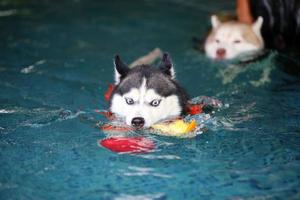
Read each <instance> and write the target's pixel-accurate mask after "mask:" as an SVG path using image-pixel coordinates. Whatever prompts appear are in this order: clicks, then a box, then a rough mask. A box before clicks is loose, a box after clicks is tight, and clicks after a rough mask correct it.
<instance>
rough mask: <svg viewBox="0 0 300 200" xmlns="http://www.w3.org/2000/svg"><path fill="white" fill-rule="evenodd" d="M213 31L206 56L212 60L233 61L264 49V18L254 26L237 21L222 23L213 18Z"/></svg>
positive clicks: (258, 20) (207, 41)
mask: <svg viewBox="0 0 300 200" xmlns="http://www.w3.org/2000/svg"><path fill="white" fill-rule="evenodd" d="M211 24H212V31H211V33H210V34H209V35H208V37H207V39H206V41H205V46H204V48H205V52H206V55H207V56H208V57H210V58H212V59H217V60H224V59H233V58H236V57H238V56H240V55H242V54H246V53H255V52H257V51H260V50H262V49H263V48H264V41H263V38H262V36H261V32H260V30H261V27H262V24H263V18H262V17H258V19H257V20H256V21H255V22H254V23H253V24H252V25H249V24H244V23H240V22H237V21H228V22H221V21H220V20H219V19H218V18H217V16H215V15H213V16H211Z"/></svg>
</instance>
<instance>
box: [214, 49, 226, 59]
mask: <svg viewBox="0 0 300 200" xmlns="http://www.w3.org/2000/svg"><path fill="white" fill-rule="evenodd" d="M225 54H226V50H225V49H224V48H220V49H217V51H216V55H217V58H219V59H223V58H224V57H225Z"/></svg>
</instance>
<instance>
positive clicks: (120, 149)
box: [99, 137, 155, 153]
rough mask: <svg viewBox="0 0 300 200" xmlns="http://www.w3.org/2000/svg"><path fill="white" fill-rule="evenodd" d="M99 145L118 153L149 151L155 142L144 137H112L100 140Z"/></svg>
mask: <svg viewBox="0 0 300 200" xmlns="http://www.w3.org/2000/svg"><path fill="white" fill-rule="evenodd" d="M99 145H101V146H103V147H105V148H107V149H109V150H111V151H113V152H117V153H147V152H149V151H151V150H153V149H154V148H155V144H154V142H153V141H152V140H149V139H147V138H144V137H111V138H106V139H103V140H100V141H99Z"/></svg>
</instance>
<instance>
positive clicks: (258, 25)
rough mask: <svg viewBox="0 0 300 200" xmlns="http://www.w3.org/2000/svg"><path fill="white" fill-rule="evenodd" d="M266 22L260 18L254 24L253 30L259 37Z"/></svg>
mask: <svg viewBox="0 0 300 200" xmlns="http://www.w3.org/2000/svg"><path fill="white" fill-rule="evenodd" d="M263 22H264V19H263V18H262V17H261V16H259V17H258V18H257V20H256V21H255V22H254V23H253V24H252V29H253V31H254V33H256V34H257V35H260V34H261V33H260V30H261V27H262V24H263Z"/></svg>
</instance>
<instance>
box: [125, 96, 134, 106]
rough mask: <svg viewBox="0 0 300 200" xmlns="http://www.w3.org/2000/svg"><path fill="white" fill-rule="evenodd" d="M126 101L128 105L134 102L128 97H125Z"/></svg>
mask: <svg viewBox="0 0 300 200" xmlns="http://www.w3.org/2000/svg"><path fill="white" fill-rule="evenodd" d="M125 101H126V103H127V104H128V105H132V104H134V101H133V99H132V98H127V97H125Z"/></svg>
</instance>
